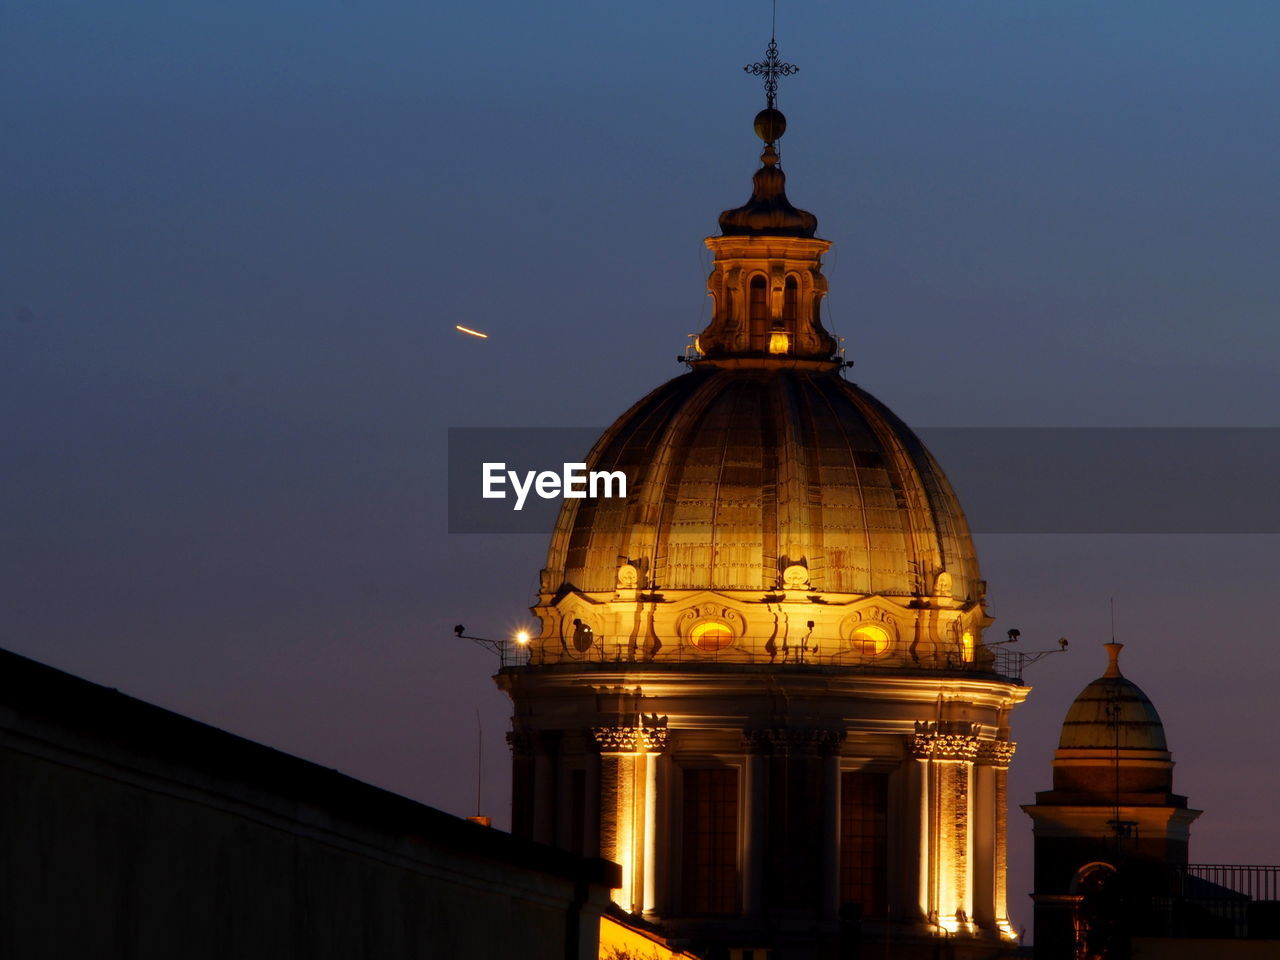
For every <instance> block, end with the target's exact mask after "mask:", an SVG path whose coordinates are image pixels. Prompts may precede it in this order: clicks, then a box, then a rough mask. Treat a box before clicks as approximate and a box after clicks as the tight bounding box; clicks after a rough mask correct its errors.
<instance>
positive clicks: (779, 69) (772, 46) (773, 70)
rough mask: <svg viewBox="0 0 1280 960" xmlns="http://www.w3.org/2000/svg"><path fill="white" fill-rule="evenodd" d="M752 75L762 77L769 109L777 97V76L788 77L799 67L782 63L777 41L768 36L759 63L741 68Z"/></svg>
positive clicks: (772, 106) (796, 71)
mask: <svg viewBox="0 0 1280 960" xmlns="http://www.w3.org/2000/svg"><path fill="white" fill-rule="evenodd" d="M742 69H743V70H745V71H746V72H747V73H749V74H751V75H752V76H753V77H764V95H765V99H766V100H768V102H769V109H770V110H772V109H773V108H774V102H775V101H776V100H777V97H778V78H779V77H789V76H791V75H792V74H793V73H799V72H800V68H799V67H797V66H796V65H795V64H794V63H782V62H781V61H780V60H779V59H778V41H777V40H776V39H774V38H773V37H770V38H769V46H768V48H767V49H766V50H765V54H764V59H763V60H761V61H760V62H759V63H749V64H747V65H746V66H745V67H743V68H742Z"/></svg>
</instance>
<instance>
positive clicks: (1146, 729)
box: [1058, 643, 1169, 750]
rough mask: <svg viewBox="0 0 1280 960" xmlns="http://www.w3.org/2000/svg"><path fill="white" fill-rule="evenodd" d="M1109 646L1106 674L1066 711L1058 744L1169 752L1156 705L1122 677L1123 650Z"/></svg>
mask: <svg viewBox="0 0 1280 960" xmlns="http://www.w3.org/2000/svg"><path fill="white" fill-rule="evenodd" d="M1123 646H1124V644H1120V643H1109V644H1107V645H1106V647H1107V653H1108V654H1109V655H1110V658H1111V659H1110V662H1109V664H1108V665H1107V672H1106V673H1104V674H1103V675H1102V676H1101V677H1099V678H1098V679H1097V680H1094V681H1093V682H1092V683H1091V684H1089V685H1088V686H1087V687H1085V688H1084V689H1083V690H1081V691H1080V695H1079V696H1078V697H1076V699H1075V701H1074V702H1073V703H1072V704H1071V708H1070V709H1069V710H1068V711H1067V717H1066V719H1065V720H1064V721H1063V723H1062V736H1061V738H1060V739H1059V740H1058V748H1059V749H1061V750H1076V749H1090V748H1101V749H1108V750H1114V749H1116V748H1117V747H1119V748H1120V749H1121V750H1168V749H1169V747H1168V744H1167V743H1166V742H1165V738H1164V724H1162V723H1161V722H1160V714H1159V713H1157V712H1156V708H1155V705H1154V704H1153V703H1152V702H1151V701H1150V700H1149V699H1148V698H1147V695H1146V694H1145V693H1143V692H1142V690H1141V688H1139V687H1138V685H1137V684H1136V683H1134V682H1133V681H1132V680H1129V679H1127V678H1126V677H1124V676H1123V675H1122V674H1121V673H1120V663H1119V657H1120V649H1121V647H1123Z"/></svg>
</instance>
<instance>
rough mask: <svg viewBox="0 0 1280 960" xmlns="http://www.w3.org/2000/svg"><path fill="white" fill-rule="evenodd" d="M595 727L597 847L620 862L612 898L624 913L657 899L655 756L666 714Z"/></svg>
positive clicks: (648, 907) (649, 906) (663, 738)
mask: <svg viewBox="0 0 1280 960" xmlns="http://www.w3.org/2000/svg"><path fill="white" fill-rule="evenodd" d="M635 719H636V720H638V721H639V722H638V723H615V724H611V725H609V726H603V727H595V728H593V729H592V735H593V737H594V739H595V742H596V744H597V746H598V747H599V748H600V851H601V856H604V857H606V858H607V859H610V860H613V861H614V862H615V863H618V864H620V865H621V866H622V886H621V887H620V888H619V889H617V890H616V891H614V894H613V899H614V902H615V903H617V904H618V905H619V906H620V907H622V908H623V909H624V910H626V911H628V912H629V913H644V912H646V911H647V912H649V913H652V912H653V911H654V909H655V906H656V903H657V856H658V849H657V848H658V843H659V836H658V829H657V821H658V799H659V797H658V789H657V773H658V758H659V755H660V754H661V753H662V752H663V751H664V750H665V749H666V746H667V718H666V717H656V716H655V717H644V716H640V717H636V718H635Z"/></svg>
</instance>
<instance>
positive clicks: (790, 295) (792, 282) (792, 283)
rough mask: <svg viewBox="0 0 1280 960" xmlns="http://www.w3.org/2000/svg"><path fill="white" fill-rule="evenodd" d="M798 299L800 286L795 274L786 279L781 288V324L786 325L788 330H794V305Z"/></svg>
mask: <svg viewBox="0 0 1280 960" xmlns="http://www.w3.org/2000/svg"><path fill="white" fill-rule="evenodd" d="M799 299H800V284H799V283H798V282H797V281H796V278H795V274H791V275H789V276H788V277H787V283H786V286H784V287H783V288H782V322H783V323H785V324H786V325H787V329H788V330H794V329H795V323H796V304H797V302H798V301H799Z"/></svg>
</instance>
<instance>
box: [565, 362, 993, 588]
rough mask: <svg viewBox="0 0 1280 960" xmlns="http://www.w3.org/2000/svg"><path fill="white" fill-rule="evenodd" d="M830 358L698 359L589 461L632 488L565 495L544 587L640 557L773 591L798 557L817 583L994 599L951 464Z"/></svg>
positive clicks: (702, 577)
mask: <svg viewBox="0 0 1280 960" xmlns="http://www.w3.org/2000/svg"><path fill="white" fill-rule="evenodd" d="M831 366H833V365H827V366H826V367H825V368H816V367H815V368H813V369H806V368H804V367H803V365H801V364H799V363H797V364H796V365H795V366H786V365H784V364H773V365H770V364H765V365H762V366H758V367H751V366H745V367H732V366H730V367H723V366H719V365H711V364H707V365H706V366H704V365H703V364H698V365H697V368H696V369H695V370H693V371H692V372H690V373H688V374H686V375H684V376H681V377H677V378H676V379H674V380H671V381H669V382H668V383H666V384H664V385H663V386H661V387H659V388H658V389H656V390H654V391H653V392H652V393H650V394H649V395H648V396H647V397H645V398H644V399H643V400H641V401H640V402H639V403H637V404H636V405H635V406H633V407H632V408H631V409H630V410H628V411H627V412H626V413H625V414H623V415H622V417H621V418H619V419H618V421H617V422H616V423H614V425H613V426H612V427H610V428H609V429H608V430H607V431H606V432H605V434H604V435H603V436H602V437H601V439H600V440H599V441H598V442H597V444H596V446H595V448H594V449H593V450H592V452H591V455H590V456H589V458H588V460H589V465H590V468H591V469H593V470H621V471H623V472H625V473H626V475H627V478H628V484H627V490H628V494H629V496H628V497H627V499H625V500H623V499H599V500H589V499H588V500H567V501H566V502H565V506H564V508H563V509H562V511H561V514H560V519H559V521H558V523H557V526H556V532H555V535H554V536H553V538H552V543H551V549H550V554H549V556H548V560H547V570H546V574H547V576H546V579H545V580H544V584H545V588H546V589H548V590H550V591H552V592H555V591H557V589H561V588H565V587H571V588H576V589H578V590H581V591H585V592H594V591H611V590H613V589H614V587H615V583H616V577H617V571H618V568H619V564H623V563H630V564H632V565H634V566H635V567H636V569H637V571H638V572H639V575H640V577H641V583H640V586H641V588H642V589H653V590H659V591H660V590H697V589H708V590H720V591H734V590H741V591H753V592H759V591H771V590H774V589H776V588H777V587H778V586H779V584H780V576H781V573H782V571H783V570H784V569H785V568H786V567H787V566H789V565H792V564H800V565H803V566H805V567H807V570H808V576H809V580H810V589H812V590H813V591H815V592H829V593H844V594H863V595H870V594H881V595H885V596H899V597H915V596H932V595H935V593H945V594H948V595H950V596H951V597H953V598H955V599H956V600H960V601H966V600H968V601H977V600H980V599H981V593H982V587H981V584H980V577H979V572H978V564H977V559H976V556H975V553H974V549H973V544H972V541H971V539H970V536H969V530H968V526H967V524H966V523H965V519H964V514H963V513H962V511H961V509H960V505H959V503H958V502H957V500H956V497H955V494H954V493H953V492H952V490H951V487H950V485H949V484H948V483H947V480H946V478H945V476H944V475H943V473H942V471H941V469H940V468H939V467H938V465H937V463H936V462H935V461H934V459H933V457H932V456H931V455H930V454H929V452H928V451H927V450H926V449H925V447H924V445H923V444H922V443H921V442H920V440H919V439H918V438H917V437H916V436H915V434H913V433H912V432H911V431H910V429H908V428H907V427H906V425H905V424H903V422H902V421H901V420H899V419H898V418H897V417H896V416H894V415H893V413H891V412H890V411H889V410H888V409H886V408H885V407H884V406H883V405H882V404H881V403H880V402H879V401H877V400H876V399H875V398H874V397H872V396H870V395H869V394H867V393H866V392H864V391H862V390H860V389H859V388H858V387H856V386H854V385H853V384H851V383H848V382H847V381H845V380H844V379H842V378H841V377H840V376H839V375H838V374H837V373H836V372H834V370H833V369H831ZM943 573H945V574H946V575H947V576H945V577H941V576H940V574H943ZM948 581H949V583H948Z"/></svg>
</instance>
